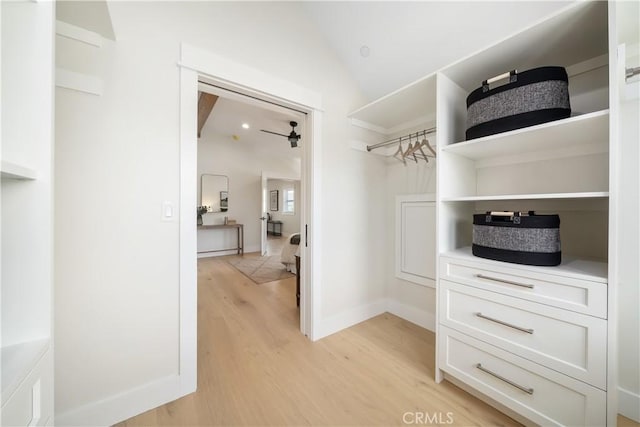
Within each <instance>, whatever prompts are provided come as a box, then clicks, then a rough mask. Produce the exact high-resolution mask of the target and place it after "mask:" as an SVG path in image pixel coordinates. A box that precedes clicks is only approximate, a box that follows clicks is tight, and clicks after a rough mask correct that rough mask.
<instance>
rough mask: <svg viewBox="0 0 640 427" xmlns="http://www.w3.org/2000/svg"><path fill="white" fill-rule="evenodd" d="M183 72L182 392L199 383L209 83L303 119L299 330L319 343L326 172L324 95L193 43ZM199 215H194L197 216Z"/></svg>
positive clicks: (183, 60)
mask: <svg viewBox="0 0 640 427" xmlns="http://www.w3.org/2000/svg"><path fill="white" fill-rule="evenodd" d="M179 67H180V141H181V142H180V212H182V213H184V214H181V215H180V303H179V307H180V358H179V360H180V368H179V370H180V384H181V386H180V387H181V390H183V393H189V392H190V391H193V390H195V388H196V384H197V354H198V353H197V352H198V346H197V330H198V321H197V289H198V288H197V257H196V251H197V249H196V248H197V237H196V236H197V235H196V227H195V222H194V221H193V219H192V215H190V214H189V213H191V212H193V211H194V207H195V206H197V191H196V188H197V172H196V170H197V128H196V125H195V124H196V123H197V100H198V87H199V84H200V83H199V82H201V81H206V82H207V83H209V84H211V85H214V86H216V87H218V88H220V89H222V90H226V91H228V92H229V93H230V94H234V95H235V96H243V97H246V99H248V100H252V101H262V102H265V103H266V104H271V105H277V106H281V107H285V108H289V109H293V110H295V111H299V112H301V113H302V114H304V117H305V120H304V128H305V130H304V133H303V134H302V138H303V140H304V141H305V144H303V145H302V147H301V148H302V150H303V157H302V173H301V178H302V188H301V217H302V219H301V222H302V223H303V225H304V229H303V236H304V238H303V241H302V242H301V245H300V248H301V259H302V265H301V271H300V279H301V296H302V300H301V304H300V331H301V332H302V333H303V334H304V335H306V336H308V337H309V339H311V340H314V338H315V337H317V336H321V335H322V331H321V330H320V329H321V322H320V319H319V316H320V312H321V311H320V307H319V305H320V295H322V290H321V288H320V285H321V280H320V272H321V270H320V263H321V257H320V246H321V241H320V238H321V236H322V231H321V222H320V221H319V218H320V216H321V211H322V209H321V200H320V198H319V196H320V195H321V191H320V183H321V174H322V169H321V166H320V160H321V155H320V154H321V152H322V151H321V129H322V101H321V96H320V94H319V93H317V92H314V91H311V90H309V89H307V88H304V87H301V86H298V85H297V84H295V83H292V82H289V81H286V80H282V79H281V78H278V77H275V76H271V75H269V74H267V73H265V72H263V71H262V70H257V69H253V68H251V67H247V66H245V65H243V64H239V63H236V62H235V61H232V60H229V59H227V58H224V57H220V56H218V55H214V54H211V53H210V52H207V51H204V50H201V49H198V48H196V47H193V46H190V45H188V44H184V43H183V44H182V49H181V57H180V62H179ZM194 215H195V213H194Z"/></svg>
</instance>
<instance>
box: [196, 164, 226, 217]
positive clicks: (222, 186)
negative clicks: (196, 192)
mask: <svg viewBox="0 0 640 427" xmlns="http://www.w3.org/2000/svg"><path fill="white" fill-rule="evenodd" d="M200 180H201V181H200V206H206V207H207V211H208V212H226V211H227V210H228V209H229V177H227V176H226V175H213V174H206V173H203V174H202V176H201V177H200Z"/></svg>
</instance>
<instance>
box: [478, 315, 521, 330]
mask: <svg viewBox="0 0 640 427" xmlns="http://www.w3.org/2000/svg"><path fill="white" fill-rule="evenodd" d="M476 317H479V318H481V319H486V320H489V321H491V322H495V323H499V324H500V325H504V326H508V327H510V328H513V329H517V330H519V331H522V332H526V333H528V334H533V329H529V328H523V327H520V326H516V325H512V324H511V323H507V322H503V321H502V320H498V319H494V318H493V317H489V316H485V315H484V314H482V313H476Z"/></svg>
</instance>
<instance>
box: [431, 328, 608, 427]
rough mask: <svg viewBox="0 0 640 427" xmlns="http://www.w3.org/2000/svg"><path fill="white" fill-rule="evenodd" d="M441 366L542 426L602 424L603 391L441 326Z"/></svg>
mask: <svg viewBox="0 0 640 427" xmlns="http://www.w3.org/2000/svg"><path fill="white" fill-rule="evenodd" d="M438 340H439V346H440V349H441V350H440V356H439V357H440V360H439V362H440V368H441V369H443V370H444V371H445V372H446V373H447V374H449V375H452V376H454V377H455V378H457V379H458V380H460V381H463V382H464V383H466V384H468V385H470V386H472V387H473V388H475V389H476V390H478V391H480V392H481V393H483V394H485V395H487V396H488V397H490V398H492V399H494V400H495V401H497V402H499V403H501V404H503V405H505V406H507V407H509V408H510V409H512V410H514V411H516V412H517V413H519V414H521V415H522V416H524V417H526V418H528V419H530V420H531V421H533V422H534V423H537V424H540V425H556V426H561V425H566V426H604V425H606V393H605V392H604V391H602V390H599V389H597V388H595V387H591V386H589V385H587V384H585V383H583V382H581V381H577V380H574V379H572V378H569V377H567V376H565V375H562V374H560V373H558V372H556V371H553V370H551V369H547V368H544V367H542V366H540V365H537V364H536V363H533V362H530V361H528V360H525V359H522V358H520V357H518V356H516V355H514V354H511V353H509V352H506V351H504V350H501V349H498V348H496V347H493V346H491V345H489V344H487V343H484V342H481V341H478V340H476V339H475V338H471V337H469V336H467V335H464V334H461V333H459V332H456V331H454V330H451V329H449V328H447V327H444V326H442V327H440V333H439V335H438Z"/></svg>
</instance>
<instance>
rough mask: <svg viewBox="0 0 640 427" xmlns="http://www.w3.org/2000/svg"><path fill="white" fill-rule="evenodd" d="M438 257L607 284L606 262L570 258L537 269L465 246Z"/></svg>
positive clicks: (536, 267)
mask: <svg viewBox="0 0 640 427" xmlns="http://www.w3.org/2000/svg"><path fill="white" fill-rule="evenodd" d="M440 256H446V257H451V258H457V259H464V260H473V261H474V262H481V263H485V264H489V265H496V266H505V265H508V266H509V267H510V268H515V269H520V270H525V271H532V272H535V273H544V274H557V275H558V276H564V277H573V278H576V279H579V280H588V281H591V282H599V283H608V265H607V263H606V262H602V261H596V260H587V259H577V258H571V257H566V256H563V257H562V263H561V264H560V265H557V266H554V267H539V266H535V265H524V264H514V263H505V262H501V261H494V260H491V259H486V258H480V257H477V256H475V255H473V254H472V253H471V247H469V246H466V247H464V248H460V249H456V250H454V251H450V252H444V253H441V254H440Z"/></svg>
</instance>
